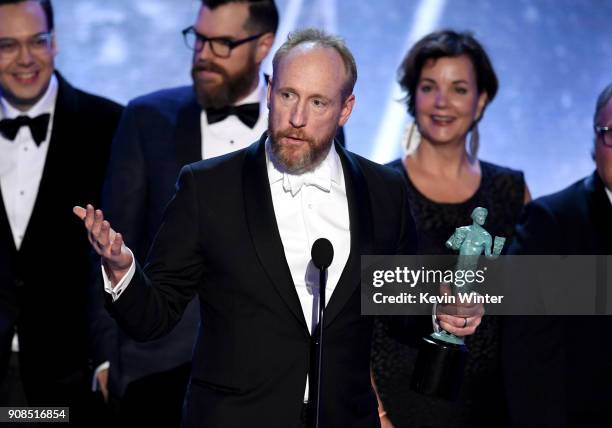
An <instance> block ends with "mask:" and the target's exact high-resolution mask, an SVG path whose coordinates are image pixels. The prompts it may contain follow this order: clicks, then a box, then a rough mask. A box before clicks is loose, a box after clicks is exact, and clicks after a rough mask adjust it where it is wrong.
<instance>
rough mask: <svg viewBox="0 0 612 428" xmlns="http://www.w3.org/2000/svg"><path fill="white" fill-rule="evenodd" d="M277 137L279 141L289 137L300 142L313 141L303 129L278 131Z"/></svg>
mask: <svg viewBox="0 0 612 428" xmlns="http://www.w3.org/2000/svg"><path fill="white" fill-rule="evenodd" d="M276 137H277V139H281V138H287V137H288V138H295V139H298V140H304V141H312V137H311V136H310V135H308V134H307V133H306V132H304V131H303V130H301V129H283V130H282V131H278V132H277V133H276Z"/></svg>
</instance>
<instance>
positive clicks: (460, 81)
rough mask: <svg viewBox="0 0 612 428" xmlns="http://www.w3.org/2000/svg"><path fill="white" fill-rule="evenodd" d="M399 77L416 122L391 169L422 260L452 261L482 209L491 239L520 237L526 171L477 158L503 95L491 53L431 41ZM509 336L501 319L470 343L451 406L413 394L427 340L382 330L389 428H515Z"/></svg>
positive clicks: (379, 356) (376, 359)
mask: <svg viewBox="0 0 612 428" xmlns="http://www.w3.org/2000/svg"><path fill="white" fill-rule="evenodd" d="M398 74H399V83H400V85H401V86H402V88H403V89H404V90H405V91H406V93H407V96H406V101H407V107H408V112H409V113H410V114H411V115H412V116H413V117H414V123H413V125H412V126H411V127H410V128H409V131H408V132H407V135H406V141H405V144H406V146H407V151H406V156H405V157H404V158H403V159H397V160H395V161H394V162H391V163H390V164H389V165H390V166H391V167H393V168H395V169H397V170H398V171H400V172H401V173H402V174H403V176H404V177H405V179H406V182H407V186H408V196H409V198H410V202H411V208H412V211H413V216H414V219H415V221H416V225H417V233H418V239H419V252H420V253H421V254H450V253H449V251H450V250H448V249H447V248H446V247H445V245H444V243H445V242H446V240H447V239H448V237H449V236H451V235H452V234H453V232H454V231H455V228H457V227H459V226H463V225H464V224H466V222H469V220H470V215H471V213H472V211H473V210H474V208H476V207H478V206H481V207H485V208H487V209H488V210H489V219H488V221H487V226H486V227H487V230H488V231H489V232H490V233H491V234H492V235H497V236H505V237H507V238H510V236H511V234H512V231H513V229H514V224H515V223H516V222H517V220H518V216H519V214H520V212H521V209H522V207H523V204H524V203H526V202H527V201H529V200H530V195H529V191H528V189H527V186H526V184H525V180H524V177H523V173H522V172H520V171H515V170H511V169H508V168H504V167H501V166H497V165H493V164H491V163H488V162H484V161H481V160H479V159H478V157H477V154H478V145H479V144H478V123H479V122H480V120H481V119H482V117H483V113H484V111H485V109H486V107H487V105H488V104H489V103H490V102H491V101H492V100H493V98H494V97H495V94H496V93H497V88H498V82H497V77H496V75H495V71H494V70H493V66H492V64H491V61H490V59H489V57H488V55H487V54H486V52H485V51H484V49H483V47H482V46H481V45H480V43H479V42H478V41H477V40H476V39H475V38H474V37H473V36H472V35H470V34H468V33H457V32H455V31H451V30H443V31H438V32H435V33H431V34H429V35H427V36H425V37H424V38H423V39H421V40H420V41H418V42H417V43H416V44H415V45H414V46H413V47H412V49H411V50H410V51H409V52H408V54H407V55H406V57H405V59H404V61H403V62H402V64H401V66H400V68H399V73H398ZM500 334H501V331H500V329H499V320H498V319H497V318H495V317H486V316H485V317H483V319H482V323H481V325H480V326H479V327H478V329H477V330H476V333H475V334H474V335H472V336H469V337H467V338H466V344H467V346H468V349H469V350H470V354H469V357H468V361H467V364H466V368H465V373H464V379H463V383H462V387H461V391H460V394H459V398H458V399H457V401H454V402H450V401H446V400H441V399H436V398H432V397H426V396H423V395H420V394H417V393H416V392H413V391H411V390H410V381H411V379H410V377H411V375H412V370H413V367H414V363H415V360H416V356H417V352H418V348H417V345H416V343H417V342H418V338H417V340H415V344H410V345H407V344H401V343H399V342H397V341H395V340H394V339H392V338H391V337H390V336H389V335H388V334H387V330H386V326H385V324H384V323H382V322H378V321H377V323H376V328H375V333H374V342H373V349H372V371H373V376H374V379H375V382H376V386H377V389H378V392H379V393H380V397H381V400H382V403H381V412H380V414H381V423H382V425H383V427H391V426H395V427H396V428H401V427H438V426H440V427H449V426H452V427H461V426H466V427H468V426H469V427H478V426H483V427H484V426H486V427H491V426H495V427H500V426H504V425H507V420H508V418H507V410H506V405H505V399H504V393H503V383H502V375H501V367H500V365H501V361H500V349H499V347H500Z"/></svg>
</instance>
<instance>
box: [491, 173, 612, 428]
mask: <svg viewBox="0 0 612 428" xmlns="http://www.w3.org/2000/svg"><path fill="white" fill-rule="evenodd" d="M509 253H511V254H551V255H556V254H560V255H564V254H565V255H571V254H583V255H604V254H608V255H609V254H612V205H611V204H610V201H609V199H608V196H607V195H606V193H605V187H604V184H603V182H602V180H601V178H600V177H599V175H598V174H597V172H595V173H593V174H592V175H591V176H588V177H586V178H584V179H582V180H580V181H578V182H576V183H574V184H572V185H571V186H569V187H568V188H566V189H564V190H562V191H560V192H558V193H555V194H553V195H549V196H545V197H543V198H540V199H537V200H535V201H533V202H532V203H531V204H529V205H527V206H526V208H525V211H524V213H523V215H522V219H521V221H520V222H519V225H518V226H517V229H516V234H515V241H514V242H513V243H512V245H511V247H510V249H509ZM610 269H611V268H610V267H608V272H610ZM608 277H609V273H608ZM576 286H577V287H579V286H580V284H576ZM609 292H610V291H609V290H608V293H609ZM503 327H504V336H503V337H504V353H503V355H504V367H505V371H506V373H505V374H506V384H507V391H508V402H509V407H510V414H511V415H512V417H513V422H514V425H515V426H520V427H525V426H534V427H535V426H558V427H565V426H571V427H583V426H584V427H586V426H588V427H603V426H609V425H610V417H609V412H608V411H607V410H608V406H609V403H610V400H612V345H611V342H610V341H609V340H607V339H606V338H607V337H609V334H610V331H612V317H609V316H566V317H557V316H555V317H553V316H547V317H537V316H536V317H505V324H504V326H503Z"/></svg>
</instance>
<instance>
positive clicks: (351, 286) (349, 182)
mask: <svg viewBox="0 0 612 428" xmlns="http://www.w3.org/2000/svg"><path fill="white" fill-rule="evenodd" d="M336 151H337V152H338V155H339V156H340V160H341V162H342V170H343V173H344V184H345V187H346V199H347V201H348V209H349V221H350V230H351V252H350V254H349V258H348V261H347V262H346V265H345V266H344V270H343V271H342V275H341V276H340V279H339V280H338V284H337V285H336V288H335V289H334V293H333V294H332V296H331V298H330V300H329V303H328V304H327V307H326V308H325V326H328V325H329V324H331V323H332V322H333V320H334V319H335V318H336V316H338V314H339V313H340V312H341V310H342V308H343V307H344V305H345V304H346V302H347V301H348V299H349V298H350V297H351V296H352V295H353V293H354V292H355V289H356V288H357V287H359V285H360V283H361V255H362V254H370V253H371V252H372V251H371V249H372V239H373V221H372V206H371V204H370V197H369V192H368V185H367V183H366V180H365V177H364V176H363V172H362V171H361V168H360V167H359V164H358V163H357V160H356V159H355V157H354V156H352V155H351V154H350V153H348V152H347V151H346V150H345V149H344V148H343V147H341V145H340V144H339V143H338V142H336Z"/></svg>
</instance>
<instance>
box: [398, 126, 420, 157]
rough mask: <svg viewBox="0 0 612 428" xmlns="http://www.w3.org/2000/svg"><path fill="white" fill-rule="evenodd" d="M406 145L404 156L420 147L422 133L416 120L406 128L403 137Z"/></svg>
mask: <svg viewBox="0 0 612 428" xmlns="http://www.w3.org/2000/svg"><path fill="white" fill-rule="evenodd" d="M402 141H403V146H404V157H405V156H408V155H410V154H412V153H414V151H415V150H416V148H417V147H419V144H421V133H420V132H419V127H418V126H417V124H416V121H415V122H412V123H409V124H408V125H407V126H406V129H405V130H404V138H403V139H402Z"/></svg>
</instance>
